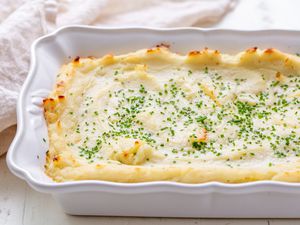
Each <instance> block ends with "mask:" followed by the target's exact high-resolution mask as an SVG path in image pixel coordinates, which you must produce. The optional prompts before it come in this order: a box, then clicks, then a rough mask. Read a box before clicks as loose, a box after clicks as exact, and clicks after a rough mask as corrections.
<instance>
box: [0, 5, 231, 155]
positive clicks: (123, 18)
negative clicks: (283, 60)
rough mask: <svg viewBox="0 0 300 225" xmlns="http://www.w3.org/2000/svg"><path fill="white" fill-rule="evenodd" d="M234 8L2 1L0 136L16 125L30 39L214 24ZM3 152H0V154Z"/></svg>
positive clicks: (0, 31)
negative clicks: (57, 32)
mask: <svg viewBox="0 0 300 225" xmlns="http://www.w3.org/2000/svg"><path fill="white" fill-rule="evenodd" d="M234 5H235V0H186V1H181V0H164V1H162V0H139V1H136V0H126V1H125V0H98V1H95V0H73V1H71V0H45V1H42V0H13V1H11V0H2V2H1V8H0V49H1V51H0V60H1V65H0V132H1V131H2V130H4V129H5V128H7V127H9V126H11V125H13V124H15V123H16V113H15V111H16V101H17V97H18V93H19V90H20V88H21V86H22V84H23V82H24V79H25V78H26V76H27V72H28V68H29V62H30V56H29V55H30V45H31V43H32V42H33V40H34V39H36V38H38V37H40V36H42V35H44V34H46V33H48V32H49V31H51V30H53V29H56V28H58V27H60V26H64V25H70V24H85V25H96V26H150V27H175V26H177V27H179V26H203V25H204V24H208V23H215V22H218V21H219V20H220V19H221V18H222V17H223V16H224V15H225V14H226V13H227V12H228V11H229V10H230V9H231V8H232V7H233V6H234ZM0 141H1V140H0ZM5 151H6V149H0V155H1V154H3V153H4V152H5Z"/></svg>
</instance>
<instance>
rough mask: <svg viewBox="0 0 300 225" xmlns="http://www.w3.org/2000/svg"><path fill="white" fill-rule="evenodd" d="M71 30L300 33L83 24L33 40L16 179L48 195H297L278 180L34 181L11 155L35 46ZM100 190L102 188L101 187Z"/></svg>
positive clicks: (298, 186) (295, 186) (299, 188)
mask: <svg viewBox="0 0 300 225" xmlns="http://www.w3.org/2000/svg"><path fill="white" fill-rule="evenodd" d="M73 29H81V30H82V31H84V32H88V31H89V30H90V31H91V30H100V31H101V30H102V31H111V30H115V31H126V32H133V31H137V32H143V31H154V32H165V31H183V30H185V31H200V32H204V33H207V32H233V33H246V34H247V33H262V32H273V33H275V32H276V33H296V34H300V31H296V30H283V29H267V30H266V29H260V30H234V29H214V28H197V27H177V28H151V27H95V26H86V25H72V26H64V27H61V28H59V29H57V30H55V31H53V32H51V33H49V34H47V35H44V36H42V37H40V38H38V39H36V40H35V41H34V42H33V44H32V45H31V50H30V51H31V53H30V59H31V64H30V69H29V72H28V76H27V78H26V80H25V82H24V84H23V86H22V88H21V91H20V94H19V97H18V101H17V124H18V126H17V132H16V135H15V137H14V140H13V142H12V143H11V145H10V147H9V150H8V153H7V157H6V161H7V165H8V167H9V169H10V171H11V172H12V173H13V174H14V175H16V176H17V177H19V178H21V179H23V180H25V181H26V182H27V183H28V184H29V185H30V186H31V187H33V188H34V189H36V190H38V191H41V192H47V193H49V192H50V193H62V192H72V191H97V190H102V191H109V192H120V191H121V192H126V193H138V192H157V191H174V192H183V193H200V192H201V193H203V192H228V193H242V192H256V191H261V190H268V191H271V190H273V191H282V190H283V189H284V190H285V191H290V192H297V193H300V183H289V182H281V181H272V180H265V181H253V182H247V183H237V184H230V183H221V182H215V181H214V182H206V183H199V184H186V183H178V182H175V181H152V182H140V183H119V182H110V181H101V180H79V181H67V182H61V183H57V182H54V181H53V182H52V183H45V182H42V181H39V180H38V179H35V178H34V177H33V176H32V175H31V174H30V172H29V171H27V170H26V169H24V168H21V167H20V166H19V165H17V163H15V162H14V159H13V158H14V154H16V153H17V152H16V149H17V146H19V143H20V141H21V137H22V135H23V133H24V128H25V127H24V109H23V104H24V96H25V94H26V91H27V89H28V87H29V86H30V83H31V81H32V79H33V78H34V76H35V70H36V65H37V57H36V47H37V46H38V45H39V44H40V43H41V42H43V41H51V40H53V39H55V37H56V36H58V35H59V34H60V33H62V32H68V31H69V30H73ZM100 187H101V188H100Z"/></svg>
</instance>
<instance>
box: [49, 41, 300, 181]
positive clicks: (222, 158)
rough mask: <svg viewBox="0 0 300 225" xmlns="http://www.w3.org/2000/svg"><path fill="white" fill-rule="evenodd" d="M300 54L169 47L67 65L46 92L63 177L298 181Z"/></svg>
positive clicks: (58, 177) (56, 167) (53, 166)
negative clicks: (175, 50) (180, 51)
mask: <svg viewBox="0 0 300 225" xmlns="http://www.w3.org/2000/svg"><path fill="white" fill-rule="evenodd" d="M299 62H300V58H298V57H297V56H292V55H288V54H284V53H281V52H279V51H277V50H275V49H267V50H265V51H261V50H258V49H256V48H252V49H248V50H247V51H245V52H241V53H239V54H237V55H234V56H232V55H226V54H221V53H219V52H218V51H212V50H208V49H204V50H203V51H192V52H190V53H189V54H187V55H179V54H175V53H172V52H170V51H169V49H167V48H165V47H157V48H153V49H148V50H145V49H144V50H139V51H137V52H132V53H128V54H125V55H120V56H113V55H106V56H104V57H102V58H100V59H96V58H76V59H75V60H74V61H73V62H70V63H69V64H67V65H64V66H62V68H61V70H60V72H59V74H58V76H57V82H56V85H55V87H54V90H53V91H52V92H51V94H50V95H49V97H48V98H47V99H45V100H44V109H45V118H46V121H47V124H48V131H49V140H50V146H49V151H48V152H47V162H46V165H45V168H46V173H47V174H48V175H49V176H50V177H52V178H53V179H54V180H55V181H58V182H62V181H70V180H90V179H96V180H108V181H115V182H145V181H162V180H168V181H177V182H184V183H201V182H208V181H220V182H227V183H240V182H249V181H255V180H281V181H290V182H299V181H300V157H299V156H300V147H299V146H300V139H299V137H300V125H299V124H300V111H299V108H300V98H299V97H300V77H299V72H300V63H299Z"/></svg>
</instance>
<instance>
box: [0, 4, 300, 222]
mask: <svg viewBox="0 0 300 225" xmlns="http://www.w3.org/2000/svg"><path fill="white" fill-rule="evenodd" d="M299 8H300V1H297V0H285V1H280V0H251V1H250V0H241V2H240V3H239V5H238V6H237V7H236V8H235V10H233V11H232V12H231V13H230V14H229V15H228V16H227V17H226V19H225V20H223V21H222V22H220V23H219V24H215V25H214V27H216V28H232V29H263V28H284V29H300V25H299V21H300V13H299ZM291 15H292V16H291ZM207 26H211V24H208V25H207ZM14 131H15V128H11V129H8V130H6V131H5V132H2V133H1V134H0V152H1V151H4V150H5V149H7V147H8V145H9V143H10V141H11V139H12V137H13V136H14ZM299 205H300V203H299ZM262 210H263V209H262ZM299 213H300V209H299ZM68 224H72V225H77V224H78V225H79V224H80V225H81V224H84V225H90V224H112V225H114V224H122V225H130V224H136V225H147V224H149V225H150V224H151V225H152V224H155V225H156V224H159V225H161V224H174V225H176V224H185V225H190V224H199V225H201V224H202V225H250V224H251V225H300V219H299V220H284V219H282V220H278V219H274V220H266V219H258V220H253V219H251V220H250V219H244V220H241V219H159V218H125V217H79V216H68V215H66V214H64V213H63V212H62V210H61V209H60V208H59V205H58V204H56V202H55V201H54V199H53V198H52V197H51V196H50V195H46V194H41V193H38V192H36V191H34V190H32V189H31V188H30V187H29V186H28V185H27V184H26V183H25V182H24V181H22V180H20V179H18V178H17V177H15V176H13V175H12V174H11V173H10V172H9V171H8V169H7V166H6V162H5V156H2V157H0V225H68Z"/></svg>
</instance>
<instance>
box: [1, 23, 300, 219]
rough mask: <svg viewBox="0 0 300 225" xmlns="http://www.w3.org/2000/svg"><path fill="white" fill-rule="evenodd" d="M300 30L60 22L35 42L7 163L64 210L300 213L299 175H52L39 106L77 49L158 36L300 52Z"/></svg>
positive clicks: (179, 42)
mask: <svg viewBox="0 0 300 225" xmlns="http://www.w3.org/2000/svg"><path fill="white" fill-rule="evenodd" d="M299 37H300V31H287V30H261V31H233V30H211V29H206V30H203V29H198V28H176V29H150V28H96V27H87V26H69V27H64V28H61V29H59V30H57V31H55V32H54V33H52V34H49V35H46V36H44V37H42V38H39V39H38V40H36V41H35V42H34V44H33V45H32V49H31V68H30V72H29V75H28V77H27V79H26V81H25V84H24V86H23V88H22V91H21V93H20V96H19V100H18V106H17V114H18V130H17V134H16V137H15V139H14V141H13V142H12V144H11V146H10V149H9V152H8V154H7V164H8V166H9V168H10V170H11V171H12V172H13V173H14V174H15V175H16V176H18V177H20V178H21V179H24V180H25V181H26V182H27V183H28V184H29V185H30V186H31V187H32V188H34V189H35V190H37V191H40V192H44V193H50V194H52V195H53V197H54V198H55V199H56V200H57V201H58V202H59V203H60V204H61V205H62V208H63V209H64V211H65V212H66V213H68V214H73V215H109V216H147V217H148V216H153V217H214V218H218V217H223V218H224V217H227V218H230V217H236V218H267V217H268V218H300V203H299V202H300V184H298V183H284V182H274V181H259V182H250V183H243V184H222V183H218V182H209V183H204V184H180V183H175V182H167V181H161V182H148V183H135V184H125V183H113V182H105V181H93V180H89V181H76V182H65V183H55V182H53V181H52V180H51V179H50V178H49V177H47V176H46V175H45V173H44V162H45V153H46V151H47V148H48V141H47V129H46V123H45V121H44V117H43V109H42V107H41V106H42V99H43V98H44V97H46V96H47V95H48V93H49V91H50V90H51V89H52V88H53V85H54V82H55V78H56V74H57V71H58V69H59V68H60V66H61V65H62V64H63V63H66V62H68V61H70V59H71V58H73V57H76V56H96V57H100V56H102V55H104V54H107V53H113V54H121V53H128V52H130V51H135V50H138V49H141V48H150V47H153V46H155V45H157V44H160V43H164V44H169V45H170V46H171V50H172V51H175V52H180V53H187V52H189V51H191V50H199V49H203V48H204V47H208V48H211V49H217V50H220V51H221V52H224V53H232V54H234V53H237V52H239V51H242V50H245V49H247V48H250V47H254V46H257V47H259V48H270V47H274V48H277V49H280V50H282V51H284V52H288V53H297V52H300V42H299Z"/></svg>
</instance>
